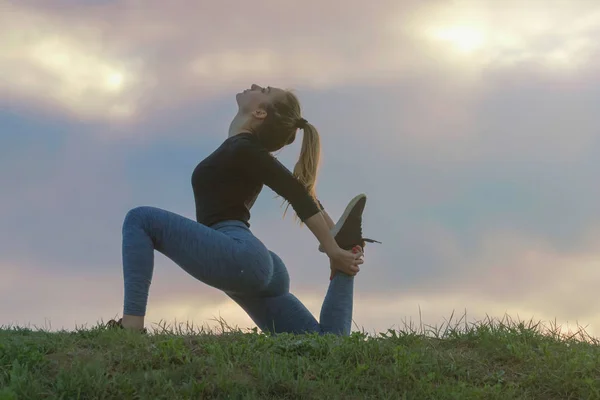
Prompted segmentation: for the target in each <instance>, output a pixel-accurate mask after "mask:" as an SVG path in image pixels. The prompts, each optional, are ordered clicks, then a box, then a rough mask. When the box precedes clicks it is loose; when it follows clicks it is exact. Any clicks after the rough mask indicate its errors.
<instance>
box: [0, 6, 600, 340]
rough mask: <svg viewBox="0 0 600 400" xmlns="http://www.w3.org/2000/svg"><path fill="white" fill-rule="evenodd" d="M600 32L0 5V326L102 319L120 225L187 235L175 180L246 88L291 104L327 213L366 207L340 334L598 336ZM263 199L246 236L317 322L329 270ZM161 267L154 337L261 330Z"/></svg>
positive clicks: (180, 9) (288, 152)
mask: <svg viewBox="0 0 600 400" xmlns="http://www.w3.org/2000/svg"><path fill="white" fill-rule="evenodd" d="M598 34H600V4H596V2H593V1H591V0H590V1H588V0H569V1H558V0H531V1H528V2H527V3H526V5H525V3H524V2H521V1H511V0H505V1H502V2H500V1H495V0H477V1H463V0H455V1H441V0H420V1H416V0H403V1H396V0H394V1H392V0H379V1H377V2H371V3H370V4H369V7H365V6H364V4H363V2H358V1H356V0H347V1H344V2H340V1H332V0H318V1H317V0H305V1H302V2H298V1H293V2H292V1H286V0H284V1H282V0H278V1H275V0H255V1H253V2H243V1H233V0H222V1H220V2H210V3H206V2H195V1H183V0H172V1H171V2H170V3H168V2H165V1H159V0H147V1H144V2H142V1H139V0H95V1H92V0H87V1H83V0H79V1H76V0H44V1H41V0H19V1H16V0H15V1H7V0H0V71H2V74H1V75H0V127H1V129H0V183H1V187H2V189H1V191H0V226H1V227H2V228H1V229H0V325H19V326H38V327H45V328H46V329H73V328H75V327H76V326H95V325H96V324H97V322H98V321H100V320H104V321H107V320H108V319H110V318H113V317H115V316H119V315H120V314H121V313H122V301H123V283H122V265H121V227H122V223H123V219H124V216H125V214H126V213H127V211H129V210H130V209H132V208H134V207H136V206H140V205H150V206H155V207H160V208H163V209H166V210H169V211H172V212H176V213H178V214H180V215H183V216H185V217H188V218H191V219H193V218H194V215H195V211H194V201H193V195H192V188H191V183H190V179H191V174H192V171H193V169H194V167H195V166H196V165H197V163H198V162H200V161H201V160H202V159H203V158H204V157H206V156H207V155H209V154H210V153H211V152H212V151H213V150H214V149H215V148H216V147H217V146H218V145H219V144H220V143H221V142H222V141H223V140H224V139H225V138H226V136H227V129H228V126H229V123H230V121H231V119H232V117H233V116H234V115H235V113H236V111H237V107H236V103H235V94H236V93H237V92H239V91H241V90H243V89H245V88H248V87H249V86H250V85H251V84H252V83H257V84H260V85H264V86H266V85H270V86H275V87H282V88H290V89H294V91H295V93H296V94H297V95H298V97H299V98H300V100H301V102H302V109H303V116H304V117H305V118H306V119H307V120H308V121H310V122H311V123H312V124H313V125H315V126H316V127H317V128H318V129H319V131H320V133H321V138H322V139H321V140H322V147H323V158H322V165H321V170H320V176H319V180H318V184H317V194H318V197H319V199H320V200H321V202H322V203H323V205H324V206H325V208H326V209H327V211H328V212H329V214H330V215H331V216H332V218H333V219H334V220H337V218H338V217H339V216H340V214H341V212H342V211H343V209H344V208H345V206H346V204H347V202H348V201H349V200H350V199H351V198H352V197H354V196H355V195H356V194H358V193H366V194H367V196H368V202H367V207H366V210H365V214H364V228H363V232H364V234H365V236H367V237H371V238H374V239H378V240H380V241H382V242H383V244H381V245H378V244H374V245H367V247H366V249H365V263H364V265H363V266H362V267H361V272H360V274H359V275H358V276H357V278H356V286H355V303H354V324H355V325H354V328H355V329H359V330H364V331H367V332H383V331H386V330H387V329H402V328H403V327H404V326H405V325H406V324H411V323H416V324H417V325H419V324H420V323H423V324H425V325H429V326H433V327H436V326H437V327H441V326H444V324H446V323H448V322H450V324H451V325H452V321H449V318H450V316H451V315H452V314H453V312H454V318H455V319H456V318H457V316H458V318H460V317H461V316H463V315H464V318H465V321H467V322H468V323H471V322H476V321H481V320H483V319H486V318H494V319H495V318H498V319H502V318H503V317H506V316H508V317H510V318H511V319H512V320H521V321H529V320H533V321H542V323H543V324H548V326H550V324H557V325H559V326H561V327H562V328H563V329H564V330H565V331H567V330H571V331H576V330H577V329H578V327H585V329H586V331H587V332H588V333H589V334H590V335H593V336H596V337H597V336H600V305H599V303H598V301H597V292H596V291H597V285H598V283H599V282H600V224H599V222H600V202H599V201H598V199H599V196H600V187H599V186H598V184H597V179H596V175H597V171H598V170H600V122H599V120H598V118H597V104H598V103H599V102H600V75H598V73H597V71H598V68H599V67H600V57H599V56H600V43H599V42H598V41H597V40H594V38H596V37H598ZM299 143H300V141H299V140H297V141H296V143H295V144H293V145H292V146H290V147H288V148H286V149H284V150H283V151H281V152H280V153H278V155H277V157H278V158H279V159H280V160H281V161H282V162H283V163H284V164H285V165H287V166H288V167H289V168H292V167H293V165H294V162H295V160H296V159H297V157H298V153H299V147H300V145H299ZM594 182H596V183H594ZM280 204H281V203H280V200H279V199H276V198H275V196H274V193H273V192H272V191H271V190H270V189H269V188H266V187H265V188H264V189H263V191H262V193H261V195H260V197H259V199H258V201H257V203H256V205H255V206H254V208H253V209H252V218H251V224H252V231H253V232H254V234H255V235H256V236H258V237H259V238H260V239H261V240H262V241H263V242H264V243H265V244H266V245H267V247H268V248H269V249H271V250H272V251H274V252H276V253H277V254H279V255H280V256H281V258H282V259H283V260H284V261H285V263H286V265H287V267H288V270H289V272H290V276H291V290H292V292H293V293H294V294H295V295H296V296H297V297H299V298H300V299H301V300H302V301H303V302H304V303H305V304H306V306H307V307H308V308H309V309H310V310H311V311H312V312H313V313H314V314H315V316H318V314H319V310H320V306H321V304H322V301H323V298H324V294H325V291H326V289H327V285H328V283H329V279H328V278H329V265H328V261H327V257H326V256H325V255H323V254H321V253H319V252H318V251H317V247H318V242H317V241H316V239H315V238H314V237H313V236H312V234H311V233H310V231H309V230H308V229H307V228H306V227H299V226H298V225H297V224H295V222H294V220H293V218H292V217H291V216H290V215H288V216H287V217H286V218H285V219H284V218H282V213H283V209H282V208H281V207H280ZM155 257H156V258H155V260H156V265H155V273H154V279H153V283H152V287H151V291H150V298H149V304H148V313H147V325H148V326H150V327H152V326H154V324H155V323H157V322H159V321H166V322H167V323H177V322H182V321H189V322H191V323H193V324H196V325H198V326H214V324H215V323H214V321H212V319H213V318H219V317H220V318H224V319H225V320H227V321H228V322H229V323H230V324H231V325H232V326H238V327H240V328H242V329H245V328H251V327H253V326H254V324H253V323H252V321H251V320H250V318H249V317H247V316H246V315H245V314H244V312H243V311H242V310H241V309H240V308H239V307H238V306H237V305H236V304H234V303H233V302H232V301H231V300H229V299H228V298H227V297H226V296H225V295H224V294H223V293H221V292H219V291H218V290H217V289H214V288H211V287H209V286H207V285H205V284H203V283H201V282H199V281H196V280H194V279H193V278H191V277H190V276H188V275H187V274H186V273H185V272H184V271H183V270H182V269H181V268H179V267H178V266H177V265H176V264H174V263H173V262H172V261H171V260H169V259H168V258H166V257H165V256H163V255H161V254H160V253H156V256H155ZM465 314H466V315H465Z"/></svg>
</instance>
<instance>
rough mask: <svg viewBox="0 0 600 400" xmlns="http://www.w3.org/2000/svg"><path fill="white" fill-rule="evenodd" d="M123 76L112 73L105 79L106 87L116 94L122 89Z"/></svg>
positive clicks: (118, 73)
mask: <svg viewBox="0 0 600 400" xmlns="http://www.w3.org/2000/svg"><path fill="white" fill-rule="evenodd" d="M123 79H124V78H123V74H121V73H120V72H113V73H111V74H109V75H108V76H107V77H106V87H107V88H108V90H110V91H114V92H118V91H119V90H121V88H122V87H123Z"/></svg>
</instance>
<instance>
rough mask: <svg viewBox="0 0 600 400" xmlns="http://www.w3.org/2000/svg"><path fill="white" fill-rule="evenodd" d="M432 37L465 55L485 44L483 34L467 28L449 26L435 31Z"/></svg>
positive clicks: (477, 30)
mask: <svg viewBox="0 0 600 400" xmlns="http://www.w3.org/2000/svg"><path fill="white" fill-rule="evenodd" d="M433 36H434V37H435V38H437V39H439V40H442V41H445V42H449V43H450V44H452V45H453V46H454V47H455V48H457V49H458V50H459V51H462V52H466V53H470V52H473V51H475V50H477V49H479V48H481V47H482V46H483V45H484V43H485V35H484V33H483V32H482V31H481V30H479V29H475V28H472V27H469V26H450V27H446V28H441V29H435V30H434V31H433Z"/></svg>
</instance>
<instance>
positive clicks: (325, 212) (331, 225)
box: [321, 210, 335, 230]
mask: <svg viewBox="0 0 600 400" xmlns="http://www.w3.org/2000/svg"><path fill="white" fill-rule="evenodd" d="M321 214H323V218H325V222H326V223H327V227H328V228H329V230H332V229H333V227H334V226H335V223H334V222H333V221H332V219H331V217H330V216H329V214H327V211H325V210H321Z"/></svg>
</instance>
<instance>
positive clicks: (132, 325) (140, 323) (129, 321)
mask: <svg viewBox="0 0 600 400" xmlns="http://www.w3.org/2000/svg"><path fill="white" fill-rule="evenodd" d="M121 324H122V325H123V328H125V329H133V330H138V331H142V330H144V317H140V316H137V315H127V314H125V315H123V320H122V321H121Z"/></svg>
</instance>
